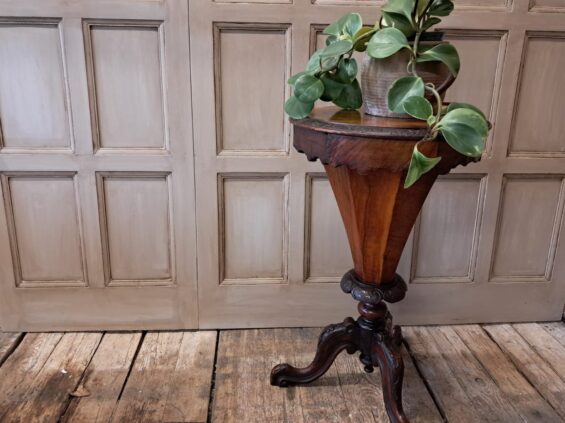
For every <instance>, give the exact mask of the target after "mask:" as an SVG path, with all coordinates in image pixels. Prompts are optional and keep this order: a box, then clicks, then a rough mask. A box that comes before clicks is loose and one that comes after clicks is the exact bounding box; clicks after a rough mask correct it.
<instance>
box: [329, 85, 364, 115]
mask: <svg viewBox="0 0 565 423" xmlns="http://www.w3.org/2000/svg"><path fill="white" fill-rule="evenodd" d="M334 103H335V104H336V105H337V106H339V107H341V108H343V109H358V108H359V107H361V106H362V105H363V97H362V95H361V87H360V86H359V82H358V81H357V80H356V79H354V80H353V82H352V83H351V84H347V85H344V87H343V91H342V92H341V94H340V95H339V96H338V97H337V98H336V99H335V100H334Z"/></svg>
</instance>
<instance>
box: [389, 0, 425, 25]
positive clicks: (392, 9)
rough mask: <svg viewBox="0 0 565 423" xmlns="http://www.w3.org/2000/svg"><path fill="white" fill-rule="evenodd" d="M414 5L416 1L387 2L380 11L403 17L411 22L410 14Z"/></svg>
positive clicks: (399, 0)
mask: <svg viewBox="0 0 565 423" xmlns="http://www.w3.org/2000/svg"><path fill="white" fill-rule="evenodd" d="M415 5H416V0H388V2H387V3H386V4H384V5H383V7H382V9H381V10H382V11H383V12H389V13H397V14H399V15H403V16H404V17H406V19H408V20H409V21H412V12H413V11H414V6H415Z"/></svg>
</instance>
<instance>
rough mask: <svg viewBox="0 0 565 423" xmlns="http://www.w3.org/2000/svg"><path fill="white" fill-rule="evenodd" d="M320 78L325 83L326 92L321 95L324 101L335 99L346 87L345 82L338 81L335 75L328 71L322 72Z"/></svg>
mask: <svg viewBox="0 0 565 423" xmlns="http://www.w3.org/2000/svg"><path fill="white" fill-rule="evenodd" d="M320 80H321V81H322V83H323V84H324V94H322V97H321V98H322V100H324V101H334V100H335V99H336V98H338V97H339V96H340V95H341V93H342V91H343V90H344V88H345V84H343V83H341V82H339V81H337V80H336V79H335V77H334V76H333V75H331V74H328V73H324V74H322V76H321V77H320Z"/></svg>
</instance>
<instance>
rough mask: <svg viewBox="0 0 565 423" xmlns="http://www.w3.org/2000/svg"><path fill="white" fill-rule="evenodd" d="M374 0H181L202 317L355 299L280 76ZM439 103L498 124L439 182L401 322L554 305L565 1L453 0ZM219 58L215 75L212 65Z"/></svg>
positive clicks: (336, 230) (237, 322) (552, 309)
mask: <svg viewBox="0 0 565 423" xmlns="http://www.w3.org/2000/svg"><path fill="white" fill-rule="evenodd" d="M378 5H379V3H378V2H375V1H368V0H313V1H310V0H280V1H276V0H264V1H261V0H255V1H251V2H250V1H237V0H230V1H219V0H216V1H210V0H195V1H190V3H189V10H190V32H191V53H192V65H191V67H192V74H193V82H195V81H198V83H194V84H193V90H192V92H193V104H194V115H193V116H194V137H195V152H196V162H195V166H196V202H197V204H198V207H197V210H196V213H197V226H198V230H199V236H198V252H199V260H198V268H199V290H198V292H199V305H200V307H199V309H200V325H201V326H202V327H215V326H230V327H235V326H255V325H301V324H304V323H308V324H323V323H326V322H327V321H329V320H331V319H333V320H336V321H337V320H339V319H340V318H342V317H343V315H345V314H347V313H351V312H352V309H353V307H354V305H353V302H352V301H351V299H350V298H349V297H348V296H346V295H343V294H342V293H341V292H340V290H339V286H338V285H337V282H339V280H340V277H341V275H342V274H343V273H344V271H345V270H347V269H348V268H350V267H351V265H352V264H351V257H350V254H349V250H348V245H347V241H346V237H345V233H344V230H343V229H342V226H341V221H340V217H339V212H338V210H337V207H336V204H335V201H334V199H333V198H332V194H331V188H330V186H329V183H328V180H327V178H326V177H325V176H324V173H323V168H322V167H321V166H320V165H319V163H309V162H307V161H306V159H305V158H304V157H303V156H302V155H300V154H298V153H297V152H295V151H294V150H293V149H292V147H290V145H291V141H292V135H291V134H290V133H289V127H288V125H287V122H286V119H285V117H284V114H283V111H282V106H283V102H284V99H285V97H286V96H288V88H287V87H286V85H285V80H286V79H287V78H288V76H289V75H290V74H292V73H295V72H298V71H300V70H302V69H303V67H304V66H305V63H306V61H307V60H308V56H309V54H310V53H312V52H313V51H314V50H315V49H316V48H318V47H320V46H322V45H323V43H324V36H323V34H322V31H323V28H324V27H325V26H326V25H327V24H328V23H330V22H331V21H333V20H334V19H335V18H337V17H338V16H340V15H341V14H343V13H345V12H346V11H350V10H353V11H357V12H359V13H361V15H362V16H363V18H364V20H365V21H366V22H370V23H373V22H375V20H376V19H377V17H378V16H379V7H378ZM441 27H442V29H443V30H444V31H445V37H446V39H449V40H450V41H451V42H453V43H454V44H455V45H456V46H457V48H458V49H459V52H460V54H461V59H462V72H461V73H460V76H459V79H458V80H457V82H456V83H455V85H454V86H453V87H452V88H451V89H450V91H449V93H448V99H449V100H457V101H467V102H472V103H474V104H476V105H478V106H479V107H480V108H481V109H483V110H484V111H485V112H486V113H487V114H488V116H489V119H490V121H491V122H492V123H493V125H494V129H493V131H492V133H491V136H490V138H489V140H488V148H487V151H486V153H485V155H484V158H483V160H482V162H481V163H479V164H476V165H470V166H467V167H465V168H461V169H457V170H456V171H455V172H454V174H452V175H448V176H446V177H442V178H441V179H440V180H439V181H438V183H437V185H436V186H435V187H434V189H433V191H432V193H431V195H430V198H429V200H428V201H427V202H426V204H425V207H424V210H423V212H422V214H421V216H420V218H419V220H418V223H417V225H416V228H415V230H414V233H413V235H412V237H411V238H410V241H409V243H408V245H407V248H406V250H405V252H404V256H403V258H402V262H401V266H400V273H401V274H402V275H403V276H404V277H405V278H406V279H407V280H408V281H409V290H408V295H407V298H406V300H405V301H404V302H402V303H400V304H397V305H395V306H394V309H395V311H396V314H395V315H396V316H398V320H400V321H402V322H405V323H407V322H409V323H439V322H468V321H494V320H533V319H557V318H559V317H560V316H561V313H562V311H563V305H564V303H565V263H564V261H565V246H564V245H563V244H564V243H563V242H562V241H561V242H560V230H561V228H562V226H563V217H562V216H563V202H564V199H565V184H564V182H563V176H564V175H565V157H564V152H565V136H564V135H563V133H564V130H565V123H564V120H563V112H562V111H563V108H564V107H565V100H563V99H564V98H565V96H564V94H565V93H564V92H563V91H564V90H565V79H564V77H563V76H562V74H561V71H560V69H561V66H562V63H563V57H565V42H564V41H565V38H563V37H564V34H565V2H564V1H539V0H538V1H537V2H532V3H529V2H528V0H514V1H510V0H499V1H491V0H488V1H486V0H461V1H457V2H456V13H455V14H454V15H453V16H451V17H449V18H448V19H445V20H444V22H443V23H442V25H441ZM212 69H213V72H211V70H212Z"/></svg>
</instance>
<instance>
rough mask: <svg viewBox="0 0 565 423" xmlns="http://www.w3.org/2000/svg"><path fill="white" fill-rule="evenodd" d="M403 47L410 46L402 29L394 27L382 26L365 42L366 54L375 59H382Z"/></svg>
mask: <svg viewBox="0 0 565 423" xmlns="http://www.w3.org/2000/svg"><path fill="white" fill-rule="evenodd" d="M405 47H408V48H409V47H410V46H409V45H408V39H407V38H406V35H404V34H403V33H402V31H400V30H399V29H396V28H384V29H381V30H380V31H378V32H377V33H375V35H373V36H372V37H371V40H370V41H369V43H368V44H367V54H368V55H369V56H371V57H374V58H375V59H384V58H385V57H389V56H392V55H393V54H394V53H396V52H397V51H398V50H400V49H402V48H405Z"/></svg>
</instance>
